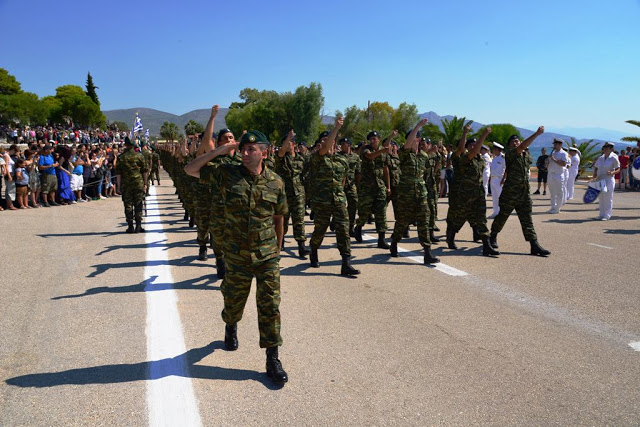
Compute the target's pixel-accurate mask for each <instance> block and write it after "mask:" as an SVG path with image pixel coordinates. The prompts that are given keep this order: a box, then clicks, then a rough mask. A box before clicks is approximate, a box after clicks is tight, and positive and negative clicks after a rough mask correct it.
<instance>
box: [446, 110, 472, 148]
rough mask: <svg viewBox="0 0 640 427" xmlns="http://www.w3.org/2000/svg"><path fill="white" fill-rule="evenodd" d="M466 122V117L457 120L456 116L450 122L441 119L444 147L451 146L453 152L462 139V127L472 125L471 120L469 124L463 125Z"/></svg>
mask: <svg viewBox="0 0 640 427" xmlns="http://www.w3.org/2000/svg"><path fill="white" fill-rule="evenodd" d="M466 120H467V118H466V117H461V118H458V116H453V118H452V119H451V120H449V119H442V144H443V145H444V146H445V147H448V146H449V145H451V146H453V147H454V150H455V147H456V146H457V145H458V142H459V141H460V138H462V129H463V128H464V125H465V124H468V125H471V124H472V123H473V120H470V121H469V123H465V121H466Z"/></svg>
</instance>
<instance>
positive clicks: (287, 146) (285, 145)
mask: <svg viewBox="0 0 640 427" xmlns="http://www.w3.org/2000/svg"><path fill="white" fill-rule="evenodd" d="M294 136H296V133H295V132H294V131H293V129H291V130H290V131H289V133H288V134H287V137H286V138H285V139H284V141H282V146H281V147H280V149H279V150H278V157H280V158H283V157H284V155H285V154H287V153H288V152H289V151H291V144H292V143H291V140H292V139H293V137H294ZM294 153H295V152H294ZM294 155H295V154H294Z"/></svg>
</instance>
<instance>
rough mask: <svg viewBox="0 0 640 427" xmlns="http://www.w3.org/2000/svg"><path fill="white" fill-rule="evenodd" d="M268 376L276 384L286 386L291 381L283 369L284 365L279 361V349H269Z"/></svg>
mask: <svg viewBox="0 0 640 427" xmlns="http://www.w3.org/2000/svg"><path fill="white" fill-rule="evenodd" d="M267 376H268V377H269V378H271V381H273V382H274V383H276V384H284V383H286V382H287V381H289V377H288V376H287V373H286V372H285V371H284V369H282V363H281V362H280V359H278V347H271V348H268V349H267Z"/></svg>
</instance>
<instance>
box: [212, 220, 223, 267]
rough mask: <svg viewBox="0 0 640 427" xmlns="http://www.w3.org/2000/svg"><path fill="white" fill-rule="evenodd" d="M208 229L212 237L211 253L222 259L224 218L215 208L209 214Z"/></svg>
mask: <svg viewBox="0 0 640 427" xmlns="http://www.w3.org/2000/svg"><path fill="white" fill-rule="evenodd" d="M223 209H224V208H223ZM222 212H224V211H222ZM209 230H210V231H211V237H212V238H213V253H214V254H215V255H216V258H218V259H222V258H224V218H221V217H220V215H219V214H217V212H216V211H215V209H214V211H213V213H212V215H211V222H210V223H209Z"/></svg>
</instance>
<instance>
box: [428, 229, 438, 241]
mask: <svg viewBox="0 0 640 427" xmlns="http://www.w3.org/2000/svg"><path fill="white" fill-rule="evenodd" d="M434 231H435V230H429V240H431V243H440V238H439V237H436V235H435V234H433V232H434Z"/></svg>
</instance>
